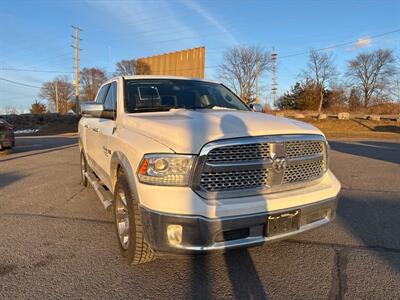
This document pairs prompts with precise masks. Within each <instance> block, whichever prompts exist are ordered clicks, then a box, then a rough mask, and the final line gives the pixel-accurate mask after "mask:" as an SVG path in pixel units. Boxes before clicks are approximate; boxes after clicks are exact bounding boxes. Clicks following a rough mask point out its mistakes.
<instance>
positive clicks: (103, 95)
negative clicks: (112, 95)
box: [95, 84, 110, 103]
mask: <svg viewBox="0 0 400 300" xmlns="http://www.w3.org/2000/svg"><path fill="white" fill-rule="evenodd" d="M109 87H110V85H109V84H106V85H104V86H103V87H102V88H101V89H100V91H99V93H98V94H97V97H96V100H95V102H96V103H104V100H105V98H106V95H107V91H108V88H109Z"/></svg>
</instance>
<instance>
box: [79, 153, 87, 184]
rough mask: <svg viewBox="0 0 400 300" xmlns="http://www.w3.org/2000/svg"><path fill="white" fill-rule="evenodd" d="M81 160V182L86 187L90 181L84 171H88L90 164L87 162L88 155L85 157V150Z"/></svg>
mask: <svg viewBox="0 0 400 300" xmlns="http://www.w3.org/2000/svg"><path fill="white" fill-rule="evenodd" d="M80 161H81V184H82V185H83V186H84V187H88V185H89V182H88V180H87V178H86V176H85V175H84V172H88V170H89V166H88V164H87V161H86V157H85V154H84V153H83V151H82V152H81V160H80Z"/></svg>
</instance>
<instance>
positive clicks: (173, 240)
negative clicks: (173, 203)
mask: <svg viewBox="0 0 400 300" xmlns="http://www.w3.org/2000/svg"><path fill="white" fill-rule="evenodd" d="M182 229H183V228H182V226H181V225H175V224H171V225H168V227H167V237H168V241H169V243H170V244H171V245H172V246H177V245H180V244H181V243H182Z"/></svg>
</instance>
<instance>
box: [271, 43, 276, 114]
mask: <svg viewBox="0 0 400 300" xmlns="http://www.w3.org/2000/svg"><path fill="white" fill-rule="evenodd" d="M277 58H278V54H277V53H276V52H275V49H274V48H272V54H271V61H272V76H271V98H272V103H271V108H272V106H273V105H274V104H275V101H276V92H277V90H278V82H277V69H276V60H277Z"/></svg>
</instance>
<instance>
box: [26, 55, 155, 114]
mask: <svg viewBox="0 0 400 300" xmlns="http://www.w3.org/2000/svg"><path fill="white" fill-rule="evenodd" d="M148 74H151V69H150V66H149V65H148V64H146V63H144V62H142V61H140V60H136V59H126V60H125V59H124V60H121V61H119V62H117V63H116V66H115V72H114V73H113V74H112V76H118V75H148ZM108 78H109V76H108V74H107V72H106V71H105V70H104V69H103V68H99V67H90V68H83V69H82V70H80V71H79V94H80V101H93V100H95V97H96V95H97V91H98V90H99V88H100V86H101V85H102V84H103V83H104V82H105V81H106V80H107V79H108ZM74 90H75V89H74V85H73V84H72V83H71V82H70V80H69V78H68V76H57V77H56V78H54V79H53V80H52V81H48V82H45V83H43V84H42V87H41V89H40V92H39V94H38V97H39V98H41V99H45V100H47V101H48V103H49V105H51V106H52V107H54V110H55V111H56V112H59V113H61V114H64V113H66V112H68V111H70V110H71V109H74V108H75V105H76V103H75V100H74ZM48 110H49V108H48V106H46V105H45V104H44V103H42V102H41V101H38V100H35V101H34V102H33V103H32V105H31V108H30V112H31V113H33V114H42V113H46V112H47V111H48Z"/></svg>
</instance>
